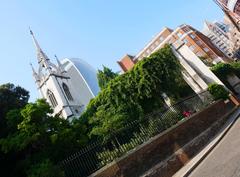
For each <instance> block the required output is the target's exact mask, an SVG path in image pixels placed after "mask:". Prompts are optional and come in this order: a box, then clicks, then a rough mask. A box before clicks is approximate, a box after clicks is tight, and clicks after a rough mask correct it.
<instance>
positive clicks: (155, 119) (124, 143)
mask: <svg viewBox="0 0 240 177" xmlns="http://www.w3.org/2000/svg"><path fill="white" fill-rule="evenodd" d="M211 103H213V98H212V96H211V95H210V94H209V92H207V91H204V92H202V93H200V94H198V95H194V96H191V97H189V98H187V99H185V100H182V101H180V102H178V103H176V104H174V105H172V106H171V107H169V108H168V109H165V110H163V111H156V112H153V113H151V114H148V115H147V116H145V117H144V118H143V119H142V120H137V121H133V122H131V123H129V124H127V125H126V126H125V127H124V128H122V129H120V130H118V131H116V132H114V133H113V134H112V136H111V138H109V139H108V140H106V141H96V142H94V143H91V144H89V145H87V146H86V147H84V148H83V149H81V150H80V151H79V152H77V153H75V154H73V155H72V156H70V157H68V158H67V159H65V160H63V161H62V162H61V163H60V164H59V165H60V167H61V168H62V169H63V170H64V172H65V175H66V176H67V177H86V176H89V175H90V174H92V173H94V172H95V171H97V170H98V169H100V168H102V167H103V166H105V165H107V164H109V163H110V162H112V161H113V160H115V159H117V158H119V157H121V156H123V155H124V154H126V153H127V152H129V151H130V150H132V149H134V148H136V147H137V146H138V145H140V144H142V143H144V142H146V141H148V140H149V139H150V138H152V137H153V136H155V135H157V134H159V133H161V132H163V131H164V130H166V129H168V128H170V127H172V126H173V125H176V124H177V123H178V122H179V121H181V120H182V119H184V118H187V117H189V116H191V115H192V114H194V113H196V112H199V111H201V110H202V109H203V108H205V107H206V106H208V105H210V104H211Z"/></svg>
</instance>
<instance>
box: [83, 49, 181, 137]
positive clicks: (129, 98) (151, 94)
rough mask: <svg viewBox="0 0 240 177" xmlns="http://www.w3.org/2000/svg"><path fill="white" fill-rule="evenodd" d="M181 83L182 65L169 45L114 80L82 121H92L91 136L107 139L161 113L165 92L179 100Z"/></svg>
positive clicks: (87, 110)
mask: <svg viewBox="0 0 240 177" xmlns="http://www.w3.org/2000/svg"><path fill="white" fill-rule="evenodd" d="M182 82H184V81H183V79H182V75H181V67H180V64H179V62H178V60H177V58H176V57H175V55H174V54H173V52H172V50H171V47H170V46H169V45H167V46H165V47H164V48H162V49H160V50H159V51H157V52H155V53H153V54H152V55H151V56H150V57H147V58H144V59H143V60H141V61H139V62H138V63H137V64H136V65H135V66H134V68H133V69H132V70H130V71H128V72H126V73H125V74H123V75H119V76H117V77H115V78H114V79H112V80H111V81H110V82H109V83H108V86H107V87H105V88H104V89H102V91H101V92H100V93H99V94H98V95H97V96H96V97H95V98H94V99H92V100H91V101H90V103H89V105H88V106H87V109H86V111H85V112H84V113H83V114H82V116H81V117H80V119H82V120H85V121H87V120H89V121H88V123H89V125H90V126H89V127H90V128H89V132H90V135H97V136H102V137H108V136H109V134H111V132H113V131H114V130H117V129H119V128H121V127H123V126H124V125H125V124H127V123H128V122H131V121H133V120H137V119H141V118H142V117H143V115H145V114H147V113H149V112H151V111H153V110H156V109H161V108H162V107H163V100H162V97H161V94H162V93H163V92H165V93H166V94H167V95H168V96H170V97H172V98H179V97H180V91H179V90H180V85H181V83H182ZM181 87H182V86H181Z"/></svg>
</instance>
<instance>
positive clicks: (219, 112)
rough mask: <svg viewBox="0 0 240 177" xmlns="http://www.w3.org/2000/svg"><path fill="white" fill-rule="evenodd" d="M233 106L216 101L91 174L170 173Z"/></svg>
mask: <svg viewBox="0 0 240 177" xmlns="http://www.w3.org/2000/svg"><path fill="white" fill-rule="evenodd" d="M234 108H235V107H234V104H233V103H232V102H228V103H224V101H217V102H215V103H214V104H212V105H210V106H208V107H207V108H206V109H204V110H203V111H201V112H199V113H196V114H194V115H192V116H191V117H190V118H187V119H185V120H183V121H181V122H179V123H178V124H177V125H175V126H173V127H171V128H170V129H168V130H166V131H164V132H163V133H161V134H159V135H157V136H155V137H153V138H152V139H150V140H149V141H147V142H146V143H144V144H142V145H140V146H138V147H137V148H135V149H133V150H131V151H130V152H128V153H127V154H126V155H125V156H123V157H121V158H119V159H118V160H116V161H114V162H112V163H110V164H108V165H107V166H105V167H103V168H102V169H100V170H98V171H97V172H95V173H94V174H92V175H90V176H91V177H114V176H116V177H135V176H136V177H137V176H141V175H142V174H144V173H145V172H146V171H148V173H147V174H145V175H144V176H152V177H155V176H156V177H161V176H163V177H168V176H169V177H170V176H172V175H173V174H174V173H175V172H176V171H177V170H179V169H180V168H181V167H182V166H183V165H184V164H186V163H187V162H188V161H189V160H190V159H191V158H192V157H193V156H194V155H195V154H196V153H197V152H199V150H200V149H201V148H202V147H204V146H205V145H206V143H208V141H209V140H210V139H211V138H212V137H213V136H214V135H215V134H216V132H217V131H218V130H219V128H220V127H221V126H222V125H223V124H224V123H225V122H226V120H227V118H228V115H229V113H231V112H232V111H233V110H234ZM203 132H204V133H203ZM199 135H201V136H200V137H201V138H198V137H199ZM203 135H204V136H203ZM149 169H152V170H150V171H149Z"/></svg>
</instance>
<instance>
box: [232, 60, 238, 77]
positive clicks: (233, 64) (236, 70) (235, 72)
mask: <svg viewBox="0 0 240 177" xmlns="http://www.w3.org/2000/svg"><path fill="white" fill-rule="evenodd" d="M231 66H232V68H233V71H234V74H236V76H238V77H239V78H240V62H233V63H231Z"/></svg>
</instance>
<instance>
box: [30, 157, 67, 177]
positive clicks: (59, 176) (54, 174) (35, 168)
mask: <svg viewBox="0 0 240 177" xmlns="http://www.w3.org/2000/svg"><path fill="white" fill-rule="evenodd" d="M27 173H28V174H27V175H28V177H40V176H41V177H64V172H63V171H62V170H61V169H59V167H57V166H55V165H54V164H53V163H52V162H51V161H50V160H49V159H46V160H44V161H43V162H41V163H38V164H34V165H32V166H31V167H30V170H29V171H28V172H27Z"/></svg>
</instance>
